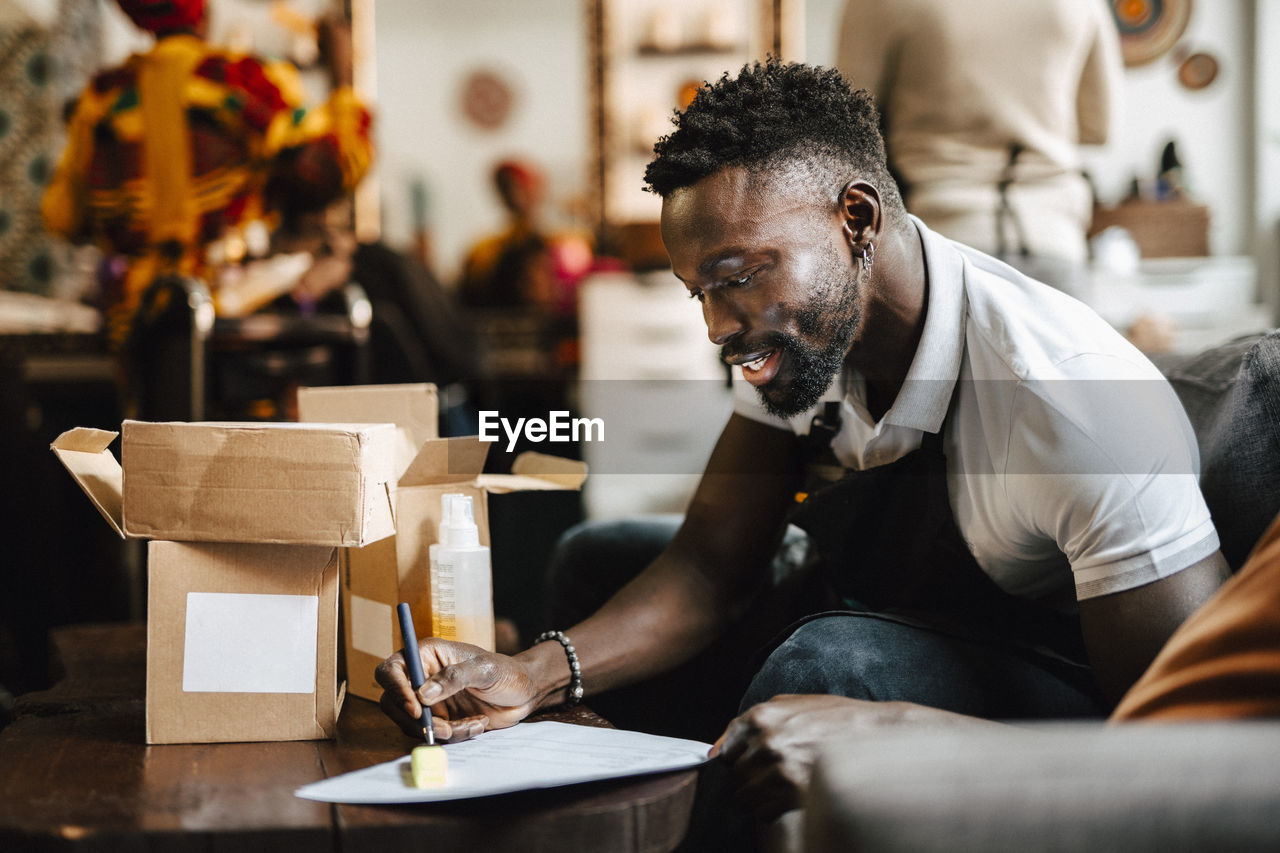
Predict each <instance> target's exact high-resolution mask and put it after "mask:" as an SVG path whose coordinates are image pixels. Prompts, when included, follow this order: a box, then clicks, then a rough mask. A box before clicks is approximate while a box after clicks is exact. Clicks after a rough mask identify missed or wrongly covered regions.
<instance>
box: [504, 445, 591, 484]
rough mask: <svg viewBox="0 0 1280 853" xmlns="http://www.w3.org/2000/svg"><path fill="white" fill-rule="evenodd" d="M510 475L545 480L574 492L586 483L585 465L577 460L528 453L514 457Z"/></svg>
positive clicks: (533, 452) (546, 454) (534, 452)
mask: <svg viewBox="0 0 1280 853" xmlns="http://www.w3.org/2000/svg"><path fill="white" fill-rule="evenodd" d="M511 473H512V474H515V475H517V476H519V477H533V478H535V479H538V480H545V481H546V482H549V483H554V484H555V487H556V488H559V489H571V490H574V491H576V490H578V489H581V488H582V484H583V483H584V482H586V479H587V463H585V462H582V461H579V460H577V459H565V458H564V457H563V456H552V455H550V454H548V453H538V452H536V451H528V452H525V453H521V454H520V455H519V456H517V457H516V461H515V462H514V463H512V465H511ZM541 488H546V486H543V487H541Z"/></svg>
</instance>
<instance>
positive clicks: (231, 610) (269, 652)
mask: <svg viewBox="0 0 1280 853" xmlns="http://www.w3.org/2000/svg"><path fill="white" fill-rule="evenodd" d="M319 613H320V599H319V597H317V596H314V595H253V594H249V593H224V592H189V593H187V637H186V644H185V648H184V652H183V657H182V689H183V690H184V691H186V692H188V693H314V692H315V689H316V632H317V630H318V624H319Z"/></svg>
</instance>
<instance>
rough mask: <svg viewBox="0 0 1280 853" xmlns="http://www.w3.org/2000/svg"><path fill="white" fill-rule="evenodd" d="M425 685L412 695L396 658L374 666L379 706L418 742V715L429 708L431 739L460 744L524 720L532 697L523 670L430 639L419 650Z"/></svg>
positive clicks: (532, 689) (495, 657) (498, 658)
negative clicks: (379, 699)
mask: <svg viewBox="0 0 1280 853" xmlns="http://www.w3.org/2000/svg"><path fill="white" fill-rule="evenodd" d="M418 647H419V653H420V654H421V656H422V669H423V672H425V673H426V676H427V680H426V682H425V683H424V684H423V685H422V688H421V689H420V690H419V691H418V693H417V694H415V693H414V691H413V687H412V685H411V684H410V682H409V675H408V672H407V671H406V669H405V662H404V657H403V656H402V655H401V653H400V652H397V653H396V654H394V655H392V656H391V657H389V658H387V659H386V660H384V661H383V662H382V663H381V664H379V665H378V669H377V671H376V673H375V678H377V680H378V684H380V685H382V699H381V702H380V704H381V706H382V710H383V712H384V713H385V714H386V715H387V716H388V717H390V718H391V719H392V720H393V721H394V722H395V724H396V725H398V726H399V727H400V728H401V730H403V731H404V732H405V733H406V734H408V735H410V736H412V737H421V735H422V723H421V715H422V712H423V711H422V709H423V708H424V707H430V708H431V714H432V717H433V719H434V725H435V728H436V736H437V737H438V738H440V739H441V740H446V741H459V740H466V739H467V738H471V737H474V736H476V735H478V734H480V733H481V732H483V731H486V730H488V729H504V728H507V727H508V726H513V725H515V724H516V723H518V722H520V721H521V720H523V719H524V718H525V717H527V716H528V715H529V714H530V713H531V712H532V711H533V710H534V705H535V703H536V701H537V691H536V688H535V686H534V683H533V679H532V677H530V675H529V672H528V671H527V670H526V669H525V667H524V666H523V665H522V664H520V663H519V662H518V661H516V660H515V659H513V658H509V657H507V656H505V655H499V654H494V653H493V652H487V651H485V650H484V649H482V648H480V647H479V646H473V645H470V644H468V643H455V642H451V641H449V640H441V639H437V638H434V637H429V638H426V639H424V640H421V641H420V642H419V644H418Z"/></svg>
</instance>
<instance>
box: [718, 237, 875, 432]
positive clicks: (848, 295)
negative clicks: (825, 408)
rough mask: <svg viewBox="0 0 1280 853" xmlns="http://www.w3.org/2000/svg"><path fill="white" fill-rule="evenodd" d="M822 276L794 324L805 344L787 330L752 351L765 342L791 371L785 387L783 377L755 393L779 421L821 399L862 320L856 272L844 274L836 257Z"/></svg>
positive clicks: (826, 266)
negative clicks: (815, 342)
mask: <svg viewBox="0 0 1280 853" xmlns="http://www.w3.org/2000/svg"><path fill="white" fill-rule="evenodd" d="M823 272H824V275H823V278H824V279H825V286H823V287H822V288H821V289H820V290H819V292H818V294H817V295H816V296H815V297H814V298H813V299H812V300H810V301H809V302H808V303H807V304H806V305H805V306H804V307H803V308H801V309H800V310H799V311H798V312H797V313H796V325H797V326H798V327H799V330H800V332H801V333H802V334H803V335H804V336H805V340H801V339H800V338H798V337H796V336H794V335H789V334H786V333H785V332H773V333H771V334H770V335H768V336H767V337H765V338H764V339H763V340H761V341H759V342H753V347H752V348H753V349H759V348H760V346H759V344H761V343H763V344H764V345H765V346H767V347H770V348H774V349H777V350H779V351H780V353H779V354H780V355H781V356H785V359H786V361H785V363H786V366H787V367H788V369H789V372H790V381H789V382H787V383H786V384H781V383H779V381H778V380H779V378H781V377H778V378H775V379H774V380H773V381H772V382H769V383H768V384H767V385H764V386H763V387H760V388H757V389H756V393H758V394H759V395H760V402H761V404H762V405H763V406H764V408H765V411H767V412H768V413H769V414H771V415H773V416H775V417H779V418H790V417H794V416H795V415H798V414H800V413H801V412H806V411H808V410H809V409H811V408H813V406H815V405H816V404H817V403H818V401H819V400H821V399H822V395H823V394H825V393H826V391H827V389H828V388H830V387H831V382H832V380H833V379H835V377H836V374H837V373H838V372H839V371H840V368H841V366H842V365H843V364H844V358H845V355H846V353H848V351H849V344H850V343H852V341H853V336H854V333H855V332H857V330H858V326H859V324H860V323H861V321H862V313H861V312H860V311H859V310H858V305H857V300H856V297H857V292H858V279H857V272H853V273H851V274H850V273H846V272H845V271H844V270H843V269H841V268H840V265H839V264H838V263H837V259H836V258H834V257H833V258H832V259H831V260H830V261H829V262H828V263H827V264H826V265H825V269H824V271H823ZM823 339H825V340H826V344H825V345H824V346H814V345H813V344H811V343H808V342H807V341H809V340H819V341H821V340H823ZM726 349H728V348H727V347H726Z"/></svg>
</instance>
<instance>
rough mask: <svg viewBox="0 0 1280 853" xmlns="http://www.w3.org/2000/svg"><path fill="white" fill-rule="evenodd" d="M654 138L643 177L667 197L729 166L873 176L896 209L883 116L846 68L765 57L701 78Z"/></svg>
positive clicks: (835, 178)
mask: <svg viewBox="0 0 1280 853" xmlns="http://www.w3.org/2000/svg"><path fill="white" fill-rule="evenodd" d="M672 121H673V123H674V124H675V128H676V129H675V130H674V131H673V132H672V133H670V134H668V135H667V136H664V137H662V138H661V139H659V140H658V142H657V144H656V145H654V148H653V153H654V158H653V160H652V162H650V163H649V166H648V168H647V169H646V170H645V174H644V178H645V183H646V184H647V189H649V191H650V192H654V193H657V194H658V195H660V196H662V197H663V198H666V197H667V196H668V195H670V194H671V193H672V192H674V191H675V190H678V189H680V188H682V187H688V186H692V185H693V184H695V183H697V182H698V181H700V180H702V179H703V178H705V177H707V176H709V175H712V174H714V173H715V172H718V171H719V170H720V169H723V168H725V167H727V166H745V167H747V168H748V169H749V170H750V171H751V172H752V173H753V174H755V175H759V176H760V177H761V178H763V179H765V180H771V179H775V178H782V179H783V180H785V181H787V182H788V183H793V182H796V181H805V182H806V183H811V184H812V185H813V187H814V188H815V189H818V188H823V189H824V191H829V192H831V193H836V192H838V191H839V189H840V188H841V187H843V186H844V184H845V183H847V182H848V181H849V180H851V179H853V178H855V177H857V178H863V179H866V180H869V181H870V182H872V183H873V184H875V185H876V187H877V188H878V189H879V190H880V194H881V201H882V203H884V204H887V205H890V206H891V207H893V208H895V209H898V210H900V209H901V207H902V200H901V196H900V195H899V194H898V188H897V184H896V183H895V182H894V180H893V178H892V176H891V175H890V174H889V168H888V165H887V162H886V159H885V153H884V140H883V139H882V137H881V136H880V117H879V113H878V112H877V110H876V107H875V103H874V102H873V101H872V99H871V96H870V95H869V94H868V93H867V92H866V91H865V90H862V89H859V90H858V91H853V90H852V88H851V87H850V86H849V84H848V82H846V81H845V79H844V78H843V77H841V76H840V73H839V72H837V71H835V70H833V69H829V68H821V67H817V66H812V65H802V64H799V63H783V62H781V61H779V60H777V59H773V58H771V59H769V60H767V61H766V62H764V63H760V62H755V63H751V64H748V65H744V66H743V67H742V71H741V72H740V73H739V74H738V76H737V77H733V78H731V77H730V76H729V74H728V73H727V72H726V73H725V74H724V75H723V76H722V77H721V78H720V79H719V80H718V81H717V82H715V83H714V84H704V85H703V86H702V88H700V89H699V90H698V94H697V96H696V97H695V98H694V99H693V102H692V103H691V104H690V105H689V106H688V108H686V109H685V111H684V112H682V113H677V114H676V115H675V117H674V119H673V120H672Z"/></svg>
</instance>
